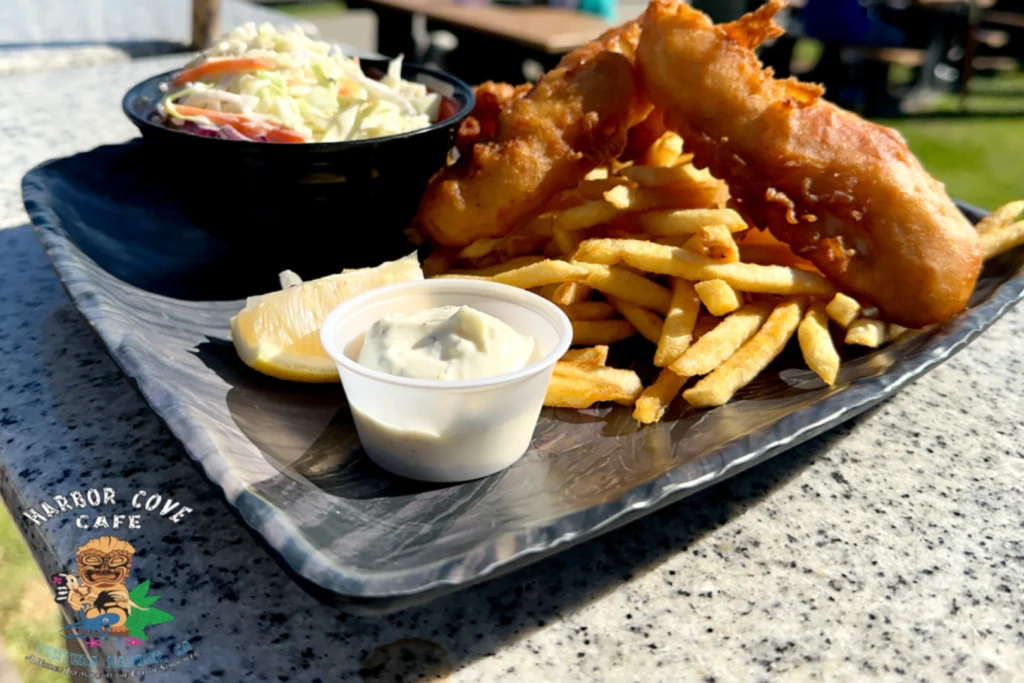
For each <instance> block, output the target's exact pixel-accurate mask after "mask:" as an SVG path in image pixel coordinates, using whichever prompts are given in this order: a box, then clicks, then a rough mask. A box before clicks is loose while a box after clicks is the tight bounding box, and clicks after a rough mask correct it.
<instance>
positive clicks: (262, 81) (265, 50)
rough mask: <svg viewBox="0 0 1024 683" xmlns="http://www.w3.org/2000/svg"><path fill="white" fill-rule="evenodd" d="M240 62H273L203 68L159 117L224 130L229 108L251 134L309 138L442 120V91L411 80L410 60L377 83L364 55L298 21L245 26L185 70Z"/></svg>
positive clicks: (359, 136)
mask: <svg viewBox="0 0 1024 683" xmlns="http://www.w3.org/2000/svg"><path fill="white" fill-rule="evenodd" d="M234 59H248V60H253V59H262V60H266V61H267V62H272V63H273V67H272V68H265V69H264V68H257V69H255V70H246V69H242V70H238V71H233V70H231V69H224V68H223V67H222V68H221V69H211V70H209V72H208V73H205V74H203V73H200V75H198V76H197V77H196V78H195V80H194V81H190V82H187V83H184V84H182V85H181V87H179V88H173V87H172V88H170V92H169V93H168V94H167V96H166V97H165V98H164V99H163V101H162V102H161V103H160V105H159V106H158V113H159V115H160V116H161V117H162V118H163V119H164V120H165V121H166V122H167V123H170V124H173V125H180V126H184V124H185V123H186V122H189V123H191V124H192V126H189V127H188V129H190V130H194V128H195V127H199V128H200V129H206V130H209V131H218V130H222V129H223V128H225V122H224V121H223V120H221V119H223V118H225V117H214V116H213V114H214V112H223V113H224V114H225V115H237V116H235V119H236V120H237V121H238V122H236V123H229V124H227V127H233V128H234V130H235V131H237V132H238V134H239V135H241V136H242V137H246V138H247V139H266V138H264V137H263V136H262V135H261V134H260V133H261V132H263V131H266V130H270V129H272V128H277V129H286V130H288V131H290V132H294V133H297V134H299V135H301V136H302V137H303V138H305V141H307V142H337V141H343V140H365V139H368V138H377V137H383V136H387V135H396V134H399V133H405V132H408V131H413V130H418V129H420V128H426V127H427V126H429V125H431V124H432V123H433V122H435V121H436V120H437V119H438V115H439V111H440V106H441V96H440V95H438V94H436V93H432V92H429V91H428V90H427V88H426V86H424V85H422V84H420V83H412V82H409V81H405V80H403V79H402V77H401V71H402V57H399V58H397V59H394V60H392V61H391V62H390V63H389V65H388V69H387V73H386V74H385V75H384V77H383V78H381V80H379V81H376V80H373V79H371V78H369V77H367V76H366V75H365V74H364V73H363V71H362V69H361V67H360V65H359V61H358V59H355V58H351V57H346V56H345V55H344V54H342V52H341V51H340V50H339V49H338V48H337V46H332V45H329V44H328V43H325V42H322V41H317V40H313V39H312V38H309V37H308V36H306V35H305V33H304V32H303V30H302V28H301V27H298V26H297V27H294V28H292V29H289V30H285V31H278V30H277V29H275V28H274V27H273V26H272V25H270V24H263V25H262V26H259V27H257V26H256V25H255V24H253V23H251V22H250V23H247V24H244V25H243V26H239V27H238V28H235V29H233V30H231V31H229V32H228V33H226V34H225V35H223V36H221V37H220V38H219V39H218V40H217V41H216V43H215V45H214V46H213V47H212V48H210V49H209V50H206V51H204V52H203V53H201V54H200V55H199V56H198V57H197V58H196V59H194V60H193V61H191V62H190V63H189V64H187V65H186V66H185V71H186V72H187V70H188V69H192V68H195V67H204V66H208V65H210V64H211V63H214V62H217V61H223V60H234ZM178 106H182V107H192V108H195V109H202V110H204V111H206V112H208V115H197V114H195V113H194V112H191V115H185V114H183V113H182V112H181V111H179V110H178V109H177V107H178ZM211 119H213V120H211ZM223 137H231V138H233V139H237V137H236V136H235V135H227V136H223ZM295 141H298V140H297V139H296V140H295Z"/></svg>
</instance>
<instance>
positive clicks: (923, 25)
mask: <svg viewBox="0 0 1024 683" xmlns="http://www.w3.org/2000/svg"><path fill="white" fill-rule="evenodd" d="M189 1H190V2H191V3H192V5H193V9H194V10H195V8H197V7H198V6H200V5H207V4H211V5H212V6H215V5H216V4H217V2H215V1H214V0H189ZM33 2H34V0H33ZM33 2H30V3H29V4H28V5H26V3H25V2H23V1H21V0H0V84H2V79H3V77H5V76H16V75H19V74H24V73H28V72H31V71H37V70H44V69H54V68H78V67H83V66H89V65H95V64H102V63H106V62H109V61H116V60H120V59H144V58H146V57H147V56H150V55H153V54H166V53H167V52H186V51H188V50H189V49H192V48H193V47H194V46H195V42H194V41H195V38H194V37H193V44H192V45H189V44H188V42H187V38H186V36H187V34H188V30H189V28H188V19H189V14H188V12H189V10H188V7H187V5H186V4H185V0H180V1H179V0H137V2H132V1H131V0H129V1H128V2H124V1H122V0H99V2H94V3H84V4H80V5H76V6H75V11H76V12H79V13H81V12H83V11H86V10H85V9H83V8H86V7H97V8H100V9H101V10H102V12H101V13H102V14H103V15H104V19H103V21H109V22H112V25H117V26H115V28H114V29H113V30H114V33H113V34H109V33H108V34H104V35H105V36H106V37H104V38H102V39H101V40H98V41H97V40H93V41H85V42H81V41H75V40H63V41H61V42H59V43H58V44H57V47H58V48H59V50H56V51H55V50H54V49H53V46H52V45H50V44H48V43H45V42H39V41H38V40H35V42H33V41H29V40H27V39H25V38H24V37H22V36H26V35H37V34H38V33H39V31H38V30H37V25H36V24H33V23H32V22H34V21H39V20H40V19H39V17H44V16H46V15H45V11H44V10H43V9H39V11H38V12H37V15H32V16H29V15H31V12H29V13H26V10H25V8H26V7H30V6H32V5H33ZM59 2H60V0H39V5H38V6H37V8H38V7H42V6H43V5H47V6H50V5H56V4H57V3H59ZM225 3H226V4H225V5H224V11H225V15H224V20H222V21H221V22H220V28H221V29H223V30H227V29H228V28H230V27H231V25H233V21H234V20H233V19H232V17H240V16H244V17H245V18H247V19H248V18H252V17H256V18H260V17H261V16H262V15H261V14H260V12H263V11H265V12H266V16H268V17H273V18H274V21H275V23H282V22H284V21H285V20H288V21H290V20H294V21H297V22H302V23H305V24H307V25H310V26H315V27H316V29H317V30H318V31H319V34H320V37H321V38H323V39H325V40H328V41H332V42H340V43H345V44H348V45H350V46H353V47H354V48H356V49H357V50H361V51H364V52H365V51H378V50H379V51H380V52H382V53H384V54H386V55H389V56H393V55H397V54H399V53H401V54H404V55H405V56H406V58H407V59H410V60H412V61H416V62H421V63H428V64H432V65H434V66H436V67H438V68H442V69H445V70H448V71H450V72H453V73H454V74H456V75H458V76H460V77H462V78H464V79H465V80H467V81H468V82H470V83H473V84H475V83H479V82H481V81H484V80H489V79H490V80H504V81H509V82H514V83H519V82H524V81H528V80H533V79H536V78H537V76H539V75H540V74H541V73H543V71H545V70H546V69H548V68H550V67H551V66H553V65H554V64H555V63H556V62H557V61H558V59H559V58H560V56H561V55H562V54H564V53H565V52H568V51H569V50H571V49H573V48H574V47H576V46H577V45H579V44H581V43H584V42H586V41H588V40H590V39H592V38H594V37H596V36H597V35H598V34H599V33H600V32H601V31H602V30H604V29H605V28H607V27H608V25H609V24H612V23H619V22H621V21H625V20H628V19H631V18H633V17H636V16H637V15H639V14H640V13H641V12H642V11H643V9H644V7H645V3H644V2H643V0H547V2H542V3H537V2H531V0H490V1H489V0H351V2H348V3H346V2H342V1H340V0H339V1H337V2H335V1H330V2H322V1H321V0H292V1H290V2H285V1H282V0H257V3H256V4H258V5H260V6H261V7H255V6H254V5H252V3H247V2H245V1H244V0H225ZM760 4H761V3H760V2H758V1H757V0H694V5H695V6H697V7H698V8H699V9H701V10H703V11H705V12H707V13H708V14H710V15H711V16H712V17H713V18H714V19H715V20H716V21H728V20H731V19H734V18H736V17H738V16H740V15H741V14H743V13H744V12H746V11H749V10H752V9H755V8H756V7H757V6H759V5H760ZM165 5H166V8H167V9H166V12H167V13H168V16H169V17H171V18H170V19H169V20H168V21H167V22H164V23H161V22H160V21H156V20H154V17H159V16H160V13H161V12H162V11H164V9H163V8H164V6H165ZM69 7H70V6H69ZM229 10H230V11H229ZM52 13H53V10H52V8H51V14H52ZM282 14H283V15H286V16H281V15H282ZM136 15H137V17H136ZM147 21H148V22H151V23H150V24H146V26H148V27H150V28H147V29H146V30H147V31H149V34H148V37H147V38H146V40H139V39H137V37H133V39H131V40H128V39H126V38H125V37H124V36H127V35H131V36H137V34H138V33H139V32H140V29H139V25H140V22H147ZM780 22H781V23H782V24H783V25H784V26H785V28H786V30H787V33H786V35H785V36H783V37H781V38H779V39H777V40H775V41H772V42H771V43H769V44H766V45H764V46H762V48H761V51H760V56H761V58H762V60H763V61H764V62H765V63H766V64H768V65H770V66H771V67H772V68H773V69H774V70H775V71H776V73H777V74H779V75H781V76H786V75H795V76H798V77H800V78H801V79H804V80H811V81H815V82H819V83H822V84H824V85H825V87H826V97H828V98H829V99H831V100H833V101H835V102H836V103H838V104H840V105H842V106H844V107H847V108H849V109H853V110H855V111H857V112H860V113H861V114H863V115H864V116H866V117H869V118H871V119H873V120H877V121H878V122H880V123H883V124H885V125H888V126H892V127H894V128H896V129H897V130H899V131H900V132H901V133H902V134H903V135H904V137H905V138H906V139H907V141H908V143H909V145H910V148H911V149H912V150H913V152H914V153H915V154H917V155H918V157H919V158H920V159H921V161H922V162H923V163H924V165H925V166H926V167H927V168H928V169H929V171H931V172H932V173H933V174H934V175H935V176H936V177H938V178H939V179H940V180H942V181H943V182H945V183H946V186H947V188H948V190H949V192H950V194H951V195H952V196H953V197H955V198H957V199H960V200H963V201H966V202H968V203H972V204H975V205H978V206H980V207H982V208H985V209H989V210H991V209H993V208H995V207H996V206H998V205H1000V204H1002V203H1005V202H1007V201H1010V200H1013V199H1018V198H1022V197H1024V161H1022V160H1024V72H1022V71H1021V59H1022V57H1024V0H791V3H790V6H789V7H788V8H787V9H786V10H784V12H783V13H782V15H781V17H780ZM104 26H105V25H104ZM122 26H128V27H129V28H121V27H122ZM167 26H171V27H172V28H170V29H168V28H166V27H167ZM102 30H106V29H105V28H103V29H102ZM19 31H20V33H19ZM118 31H120V33H119V32H118ZM132 31H134V33H132ZM72 33H73V32H72ZM165 34H166V35H165ZM61 35H71V33H67V32H65V33H63V34H61ZM2 111H3V107H2V106H0V114H2ZM69 115H70V114H69ZM0 435H2V423H0ZM0 577H2V579H3V580H2V581H0V682H2V683H19V682H24V683H50V682H51V681H67V680H70V679H69V678H68V676H67V675H62V674H56V673H53V672H50V671H47V670H45V669H42V668H40V667H36V666H32V665H28V664H26V663H25V662H24V658H25V656H26V655H27V654H29V653H31V651H32V650H33V649H34V644H35V643H36V642H43V643H45V644H49V645H53V646H57V645H59V644H60V643H59V642H58V641H59V638H58V635H57V634H58V632H59V629H60V627H61V623H60V615H59V613H58V610H57V607H56V605H55V604H54V602H53V600H52V597H51V595H52V594H51V592H50V589H49V586H48V584H47V583H46V581H45V579H44V577H43V576H42V574H41V572H40V571H39V569H38V567H37V566H36V564H35V562H34V561H33V559H32V556H31V554H30V553H29V552H28V549H27V547H26V546H25V545H24V542H23V540H22V538H21V536H20V533H19V531H18V529H17V526H16V525H15V523H14V521H13V519H12V518H11V516H10V514H9V513H8V511H7V509H6V508H5V507H3V506H2V505H0Z"/></svg>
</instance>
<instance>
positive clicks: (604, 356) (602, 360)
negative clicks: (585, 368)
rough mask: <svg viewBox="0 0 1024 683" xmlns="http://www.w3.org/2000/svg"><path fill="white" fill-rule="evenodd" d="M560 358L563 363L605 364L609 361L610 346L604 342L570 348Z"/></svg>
mask: <svg viewBox="0 0 1024 683" xmlns="http://www.w3.org/2000/svg"><path fill="white" fill-rule="evenodd" d="M559 360H561V361H562V362H563V363H579V364H581V365H605V364H607V363H608V347H607V346H605V345H603V344H602V345H600V346H588V347H586V348H583V349H569V350H568V351H566V352H565V353H564V354H562V357H561V358H560V359H559Z"/></svg>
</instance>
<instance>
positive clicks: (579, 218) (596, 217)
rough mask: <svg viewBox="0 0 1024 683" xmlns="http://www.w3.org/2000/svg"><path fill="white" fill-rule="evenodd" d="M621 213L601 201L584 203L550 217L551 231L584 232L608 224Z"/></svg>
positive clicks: (619, 210)
mask: <svg viewBox="0 0 1024 683" xmlns="http://www.w3.org/2000/svg"><path fill="white" fill-rule="evenodd" d="M620 213H622V211H621V209H619V208H617V207H615V206H613V205H612V204H609V203H608V202H606V201H604V200H603V199H600V200H594V201H589V202H584V203H582V204H578V205H576V206H572V207H569V208H568V209H564V210H562V211H558V212H556V213H554V214H553V215H552V217H553V223H552V230H586V229H587V228H590V227H593V226H595V225H600V224H601V223H608V222H609V221H611V220H613V219H614V218H615V217H616V216H618V215H619V214H620Z"/></svg>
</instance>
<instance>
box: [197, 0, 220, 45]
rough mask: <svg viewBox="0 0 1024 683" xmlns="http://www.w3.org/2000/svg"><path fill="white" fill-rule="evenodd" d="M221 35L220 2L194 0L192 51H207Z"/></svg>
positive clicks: (215, 0) (218, 0) (216, 0)
mask: <svg viewBox="0 0 1024 683" xmlns="http://www.w3.org/2000/svg"><path fill="white" fill-rule="evenodd" d="M218 35H220V0H192V49H193V50H205V49H206V48H208V47H210V45H212V44H213V41H214V40H215V39H216V38H217V36H218Z"/></svg>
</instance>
